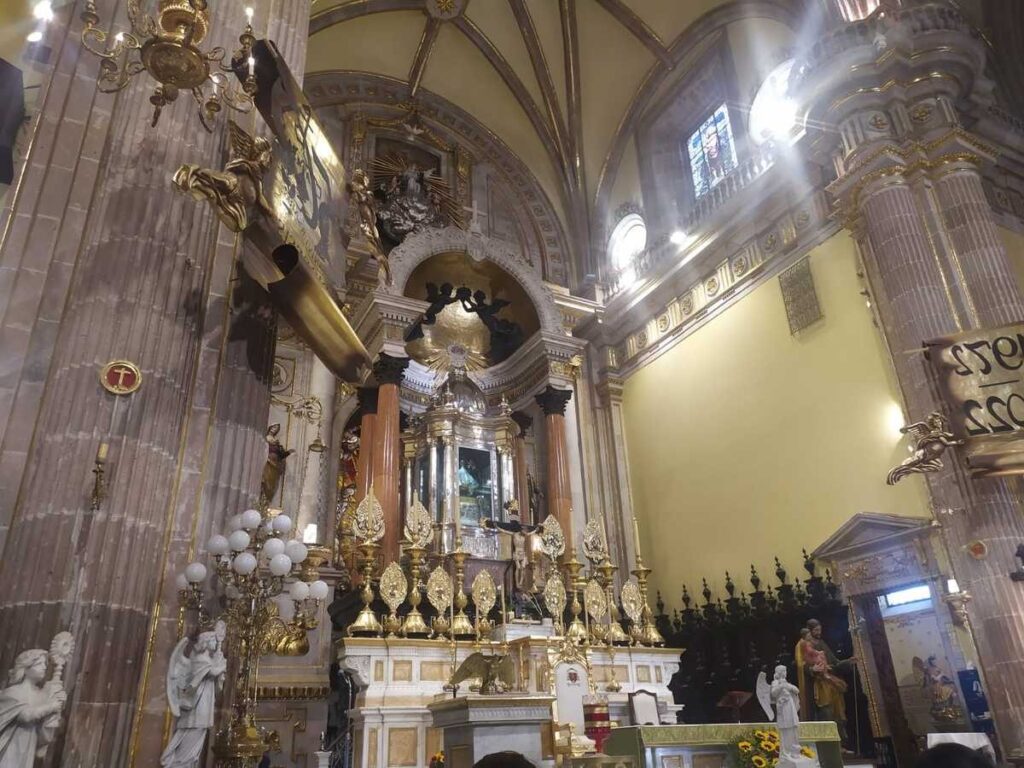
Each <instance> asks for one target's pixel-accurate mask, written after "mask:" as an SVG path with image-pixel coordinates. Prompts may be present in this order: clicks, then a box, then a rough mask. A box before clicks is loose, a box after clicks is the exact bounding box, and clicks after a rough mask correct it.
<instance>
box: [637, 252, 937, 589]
mask: <svg viewBox="0 0 1024 768" xmlns="http://www.w3.org/2000/svg"><path fill="white" fill-rule="evenodd" d="M811 269H812V272H813V275H814V280H815V285H816V287H817V290H818V295H819V300H820V302H821V306H822V312H823V313H824V316H825V318H824V320H822V321H820V322H819V323H817V324H816V325H815V326H812V327H811V328H810V329H808V330H807V331H805V332H804V333H803V334H801V336H800V337H799V338H794V337H792V336H791V335H790V333H789V326H788V324H787V321H786V314H785V309H784V307H783V304H782V296H781V293H780V290H779V282H778V280H777V279H774V278H773V279H771V280H768V281H766V282H765V283H764V284H762V285H761V286H760V287H758V288H757V289H756V290H755V291H753V292H752V293H751V294H750V295H748V296H746V297H745V298H743V299H742V300H740V301H739V302H738V303H737V304H736V305H734V306H732V307H731V308H729V309H728V310H727V311H725V312H723V313H722V314H721V315H720V316H719V317H718V318H716V319H714V320H713V321H711V322H710V323H708V324H707V325H706V326H704V327H703V328H701V329H700V330H699V331H697V332H696V333H695V334H693V335H692V336H690V337H688V338H686V339H684V340H683V341H682V342H680V343H679V344H677V345H676V346H675V347H674V348H673V349H671V350H670V351H668V352H667V353H665V354H664V355H662V356H661V357H660V358H658V359H657V360H655V361H654V362H652V363H651V364H650V365H648V366H646V367H644V368H643V369H641V370H640V371H639V372H637V373H636V374H634V375H633V376H631V377H630V378H629V379H628V381H627V383H626V389H625V393H624V413H625V427H626V444H627V451H628V455H629V469H630V481H631V485H632V493H633V504H634V508H635V509H636V510H637V515H638V517H639V520H640V527H641V543H642V546H643V549H644V555H645V559H646V560H647V561H648V564H649V565H650V566H651V567H653V568H654V569H655V572H654V576H653V579H654V583H655V586H657V587H658V588H660V589H661V590H662V593H663V594H664V595H665V598H666V601H667V602H668V604H669V605H670V606H678V605H679V593H680V590H681V585H682V584H683V583H686V584H687V585H688V587H689V589H690V592H691V594H695V595H696V594H697V593H699V591H700V579H701V577H702V576H706V577H707V578H708V583H709V584H711V585H712V587H713V588H717V590H718V591H719V593H720V594H723V596H724V592H723V590H722V584H723V582H724V574H723V572H724V571H725V570H726V569H728V570H729V571H730V573H732V574H733V577H734V580H735V581H736V582H737V588H738V589H743V590H747V591H749V589H750V587H749V584H748V582H747V577H748V575H749V569H750V564H751V563H754V564H755V565H756V566H757V568H758V570H759V572H760V573H761V576H762V578H763V579H764V580H765V581H766V582H767V583H774V582H775V579H774V576H771V572H772V571H774V567H773V566H772V557H773V556H774V555H776V554H777V555H779V557H780V558H781V559H782V562H783V564H784V565H785V566H786V568H787V570H788V571H789V573H790V574H791V575H792V576H803V575H804V574H803V571H802V568H801V563H802V560H801V557H800V549H801V547H806V548H807V549H808V551H810V550H811V549H813V548H814V547H816V546H818V545H819V544H821V543H822V542H823V541H824V540H825V538H827V537H828V536H829V535H830V534H832V533H833V532H834V531H835V530H836V529H837V528H838V527H839V526H840V525H841V524H842V523H843V522H845V521H846V520H847V519H848V518H849V517H850V516H851V515H853V514H854V513H856V512H860V511H871V512H884V513H892V514H905V515H921V516H925V515H927V514H928V512H927V504H926V496H925V490H924V485H923V483H922V481H921V480H920V479H919V478H909V479H907V480H904V481H903V482H902V483H901V484H900V485H899V486H896V487H895V488H890V487H888V486H886V485H885V474H886V472H887V471H888V469H889V468H890V467H891V466H893V465H894V464H896V463H898V462H899V461H900V460H902V458H904V457H905V456H906V455H907V453H906V451H907V448H906V444H905V443H904V442H901V440H900V435H899V433H898V427H899V424H900V422H901V421H902V415H901V414H900V412H899V407H898V406H897V405H896V403H897V399H896V398H897V397H898V394H897V392H896V390H895V388H894V387H893V385H892V383H891V374H890V372H889V368H888V364H887V362H886V352H885V349H884V346H883V345H882V342H881V341H880V338H879V336H878V334H877V332H876V330H875V329H874V327H873V325H872V322H871V317H870V314H869V312H868V310H867V309H866V308H865V305H864V299H863V297H862V296H861V295H859V293H858V291H859V290H860V284H859V282H858V280H857V277H856V269H857V265H856V254H855V247H854V245H853V242H852V241H851V240H850V239H849V237H848V236H847V235H845V234H840V235H836V236H835V237H833V238H832V239H830V240H828V241H827V242H825V243H823V244H822V245H820V246H818V247H817V248H816V249H815V250H814V251H812V253H811Z"/></svg>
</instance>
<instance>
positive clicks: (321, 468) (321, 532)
mask: <svg viewBox="0 0 1024 768" xmlns="http://www.w3.org/2000/svg"><path fill="white" fill-rule="evenodd" d="M335 384H336V381H335V378H334V374H333V373H331V372H330V371H329V370H328V369H327V366H325V365H324V364H323V363H322V362H320V359H319V358H317V357H313V359H312V361H311V368H310V376H309V395H310V397H315V398H316V399H317V400H318V401H319V402H320V407H321V416H320V424H319V429H318V428H317V426H316V425H314V426H313V428H312V430H310V431H312V433H313V435H314V439H315V437H316V436H317V435H319V437H320V440H321V443H322V444H323V447H324V450H322V451H320V452H319V453H318V452H316V451H311V452H310V455H309V457H308V462H309V463H308V464H307V467H306V475H305V477H304V478H303V481H302V491H301V493H300V496H299V509H298V510H297V514H296V518H297V526H296V530H297V533H298V535H300V536H302V535H303V532H304V531H305V530H306V526H307V525H309V524H310V523H314V524H316V526H317V540H318V541H319V542H320V543H323V542H325V541H328V542H329V541H330V540H331V526H332V525H333V522H334V515H333V514H332V513H331V511H330V510H329V509H328V503H329V501H330V498H331V494H330V486H329V483H330V481H331V478H330V477H329V476H328V475H329V467H330V466H331V462H330V461H329V456H328V453H327V443H328V442H330V439H331V430H332V429H333V427H334V389H335ZM307 434H308V432H307ZM307 449H308V447H307Z"/></svg>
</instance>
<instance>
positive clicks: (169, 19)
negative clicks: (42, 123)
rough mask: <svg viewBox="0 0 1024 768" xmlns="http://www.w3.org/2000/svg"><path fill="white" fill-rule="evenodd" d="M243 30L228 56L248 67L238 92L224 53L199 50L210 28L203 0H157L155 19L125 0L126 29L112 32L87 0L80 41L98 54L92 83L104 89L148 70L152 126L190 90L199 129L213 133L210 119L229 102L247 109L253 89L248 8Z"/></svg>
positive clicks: (112, 88) (132, 0)
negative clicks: (152, 86) (128, 28)
mask: <svg viewBox="0 0 1024 768" xmlns="http://www.w3.org/2000/svg"><path fill="white" fill-rule="evenodd" d="M245 15H246V24H245V29H244V30H243V31H242V34H241V35H240V36H239V38H238V42H239V48H238V49H237V50H236V51H235V52H234V54H233V55H232V57H231V61H230V63H231V64H232V65H234V66H236V67H237V66H243V65H244V64H245V63H246V62H248V65H249V74H248V77H246V79H245V81H244V82H243V83H242V88H241V91H239V90H238V89H236V88H234V87H233V86H232V84H231V80H230V79H229V78H228V77H227V75H226V74H225V73H227V72H232V71H233V68H232V66H224V65H223V63H222V62H223V60H224V56H225V51H224V49H223V48H220V47H215V48H211V49H210V50H209V51H206V52H204V51H202V50H201V49H200V48H199V44H200V43H202V42H203V40H204V39H205V38H206V33H207V31H208V30H209V28H210V19H209V13H208V12H207V3H206V0H159V3H158V6H157V18H156V19H153V18H152V17H151V16H150V15H149V14H146V13H143V12H142V8H141V6H140V0H128V20H129V22H130V23H131V31H130V32H118V33H117V34H116V35H114V36H113V40H112V41H111V40H110V35H108V33H107V32H105V31H104V30H102V29H99V28H98V26H97V25H98V24H99V22H100V17H99V14H98V13H97V11H96V2H95V0H87V2H86V3H85V10H84V11H82V15H81V19H82V21H83V22H84V24H85V27H84V28H83V29H82V45H83V46H84V47H85V48H86V49H87V50H88V51H89V52H91V53H93V54H95V55H96V56H99V57H100V59H101V61H100V71H99V75H98V76H97V79H96V85H97V87H98V88H99V90H100V91H101V92H103V93H115V92H117V91H120V90H122V89H123V88H125V87H126V86H127V85H128V83H129V82H130V81H131V79H132V78H133V77H134V76H135V75H137V74H139V73H140V72H148V73H149V75H150V77H152V78H153V79H154V80H156V81H157V83H158V85H157V86H156V88H155V89H154V91H153V95H152V96H150V97H149V101H150V103H151V104H152V105H153V108H154V109H153V123H152V124H153V125H154V126H155V125H156V123H157V120H159V119H160V112H161V110H162V109H163V108H164V107H165V106H166V105H167V104H170V103H171V102H173V101H175V100H176V99H177V98H178V96H179V94H180V93H181V91H191V93H192V97H193V98H194V99H195V101H196V104H197V105H198V106H199V119H200V120H201V121H202V123H203V127H204V128H206V130H208V131H212V130H213V128H212V126H211V124H210V123H211V121H212V120H213V119H214V118H215V117H216V116H217V113H218V112H220V111H221V109H222V107H223V105H225V104H226V105H227V106H229V107H231V108H232V109H234V110H236V111H238V112H249V111H250V110H251V109H252V107H253V99H252V97H253V94H255V93H256V76H255V71H254V70H255V64H256V62H255V60H254V59H253V57H252V46H253V43H255V42H256V38H255V37H254V35H253V31H252V16H253V10H252V8H246V9H245Z"/></svg>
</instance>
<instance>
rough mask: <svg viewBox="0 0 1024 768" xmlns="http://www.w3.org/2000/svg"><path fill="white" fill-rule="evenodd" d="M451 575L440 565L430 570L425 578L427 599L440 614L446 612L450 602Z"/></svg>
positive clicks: (451, 589)
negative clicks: (428, 575)
mask: <svg viewBox="0 0 1024 768" xmlns="http://www.w3.org/2000/svg"><path fill="white" fill-rule="evenodd" d="M453 592H454V587H453V586H452V577H451V576H449V575H448V574H447V573H446V572H445V570H444V568H442V567H441V566H440V565H439V566H437V567H436V568H434V570H433V571H431V572H430V577H429V578H428V579H427V599H428V600H430V604H431V605H432V606H434V610H436V611H437V612H438V613H440V614H441V615H444V614H445V613H447V612H448V609H449V608H450V607H451V604H452V593H453Z"/></svg>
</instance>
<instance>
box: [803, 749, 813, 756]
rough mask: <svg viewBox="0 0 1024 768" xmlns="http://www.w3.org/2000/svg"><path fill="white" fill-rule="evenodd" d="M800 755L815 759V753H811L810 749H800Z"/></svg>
mask: <svg viewBox="0 0 1024 768" xmlns="http://www.w3.org/2000/svg"><path fill="white" fill-rule="evenodd" d="M800 754H801V755H803V756H804V757H814V753H813V752H811V750H810V748H809V747H800Z"/></svg>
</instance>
